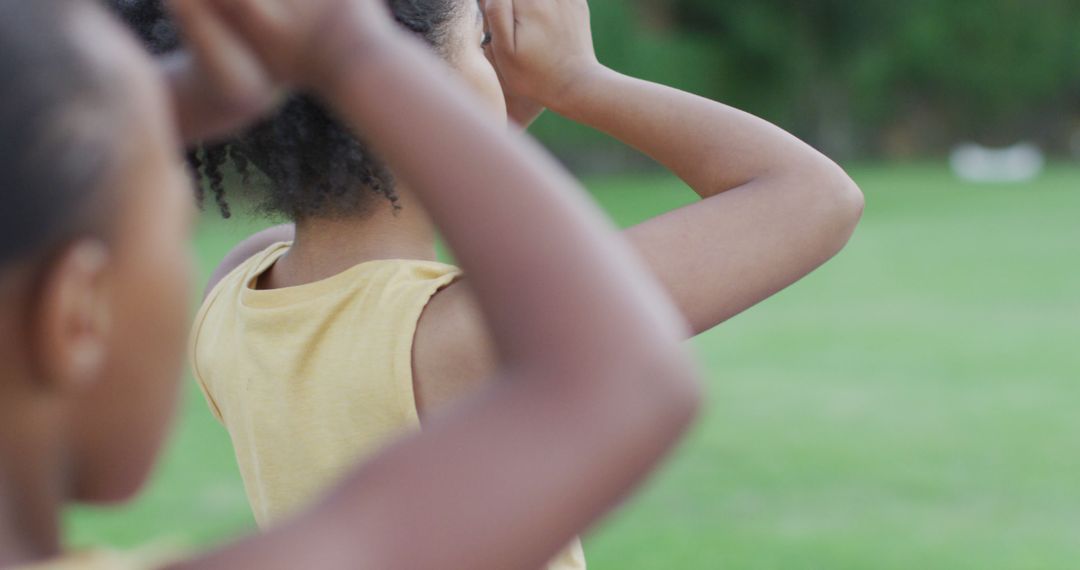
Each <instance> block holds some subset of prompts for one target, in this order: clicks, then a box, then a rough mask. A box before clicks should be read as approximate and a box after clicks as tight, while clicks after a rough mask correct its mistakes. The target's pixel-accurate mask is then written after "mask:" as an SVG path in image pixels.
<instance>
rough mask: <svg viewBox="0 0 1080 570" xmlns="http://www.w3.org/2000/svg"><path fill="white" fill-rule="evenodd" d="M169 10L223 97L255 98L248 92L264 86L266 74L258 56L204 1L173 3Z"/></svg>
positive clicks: (176, 0)
mask: <svg viewBox="0 0 1080 570" xmlns="http://www.w3.org/2000/svg"><path fill="white" fill-rule="evenodd" d="M169 7H170V9H171V10H172V14H173V17H174V18H175V19H176V21H177V23H179V24H180V30H181V33H182V34H183V36H184V39H185V42H186V45H187V48H188V50H189V51H190V52H191V53H192V55H194V56H195V59H196V61H198V62H199V66H200V67H201V68H202V69H203V72H204V73H206V74H207V76H208V77H209V78H210V79H211V80H212V81H213V82H214V84H215V85H217V86H219V87H220V88H222V89H224V90H225V91H226V92H224V93H222V95H224V96H226V97H230V96H232V97H247V96H250V95H252V94H251V93H249V92H248V91H249V90H251V89H259V88H261V87H263V86H264V84H265V83H266V81H267V80H266V72H265V70H264V69H263V67H262V65H261V64H260V63H259V61H258V60H257V59H256V57H255V54H254V53H253V52H252V51H251V50H250V48H249V47H248V46H247V44H245V43H244V42H243V41H242V40H241V39H240V38H238V37H237V36H236V34H235V32H233V31H232V30H231V29H230V28H229V27H228V26H227V25H226V23H225V22H224V21H222V19H221V16H220V15H219V14H217V13H216V12H215V11H214V10H213V9H212V8H211V7H210V6H208V5H207V3H206V1H205V0H172V1H171V2H170V6H169ZM230 89H231V90H234V91H238V92H237V93H231V92H228V91H229V90H230Z"/></svg>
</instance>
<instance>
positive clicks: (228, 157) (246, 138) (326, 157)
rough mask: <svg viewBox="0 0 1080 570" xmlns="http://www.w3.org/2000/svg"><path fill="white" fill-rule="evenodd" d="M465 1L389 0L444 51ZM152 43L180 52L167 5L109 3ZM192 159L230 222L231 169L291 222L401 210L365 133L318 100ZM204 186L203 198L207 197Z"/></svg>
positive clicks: (303, 99) (262, 204) (292, 106)
mask: <svg viewBox="0 0 1080 570" xmlns="http://www.w3.org/2000/svg"><path fill="white" fill-rule="evenodd" d="M462 1H463V0H387V3H388V5H389V7H390V9H391V11H392V13H393V15H394V17H395V18H396V19H397V21H398V23H400V24H401V25H402V26H404V27H405V28H406V29H408V30H410V31H412V32H413V33H415V34H417V35H419V36H421V37H422V38H424V39H425V40H426V41H427V42H428V43H429V44H430V45H431V46H432V47H433V48H435V49H436V50H439V51H441V52H443V54H444V55H445V51H444V50H445V49H446V48H447V44H448V41H449V32H448V29H449V24H450V23H451V22H452V21H453V20H454V18H455V17H456V16H457V15H458V8H459V6H460V5H461V4H460V3H461V2H462ZM109 3H110V5H112V7H113V8H114V9H115V10H116V11H117V13H118V14H119V15H120V16H121V17H122V18H123V20H124V21H126V22H127V23H128V24H129V25H130V26H131V27H132V28H134V30H135V31H136V33H137V34H138V35H139V37H141V38H142V40H143V41H144V42H145V43H146V45H147V46H148V48H149V49H150V51H151V52H152V53H154V54H158V55H162V54H166V53H169V52H171V51H173V50H176V49H178V48H179V47H180V42H181V40H180V35H179V33H178V31H177V29H176V27H175V26H174V25H173V23H172V21H171V20H170V18H169V15H168V13H167V11H166V9H165V8H164V6H163V2H162V0H109ZM191 160H192V163H193V165H194V166H195V168H196V169H197V170H198V171H199V172H201V175H202V176H201V178H202V179H203V181H204V182H206V185H207V186H208V187H209V188H210V191H211V192H212V193H213V195H214V198H215V200H216V201H217V204H218V206H219V209H220V210H221V212H222V214H223V215H224V216H225V217H228V216H229V205H228V202H227V200H226V199H225V172H224V168H225V167H226V165H229V164H231V165H232V167H233V168H234V169H235V170H236V171H237V172H238V173H239V174H240V176H241V178H242V180H243V181H244V185H245V186H246V187H248V188H250V189H251V190H253V193H254V196H255V197H256V204H257V207H258V209H259V210H261V211H263V212H265V213H268V214H272V215H284V216H285V217H287V218H289V219H291V220H301V219H305V218H326V217H343V216H352V215H356V214H362V213H365V212H366V211H368V210H369V209H370V207H371V204H372V200H373V199H375V198H378V197H380V196H381V197H382V198H383V199H386V200H389V201H390V202H391V203H392V204H393V205H394V207H395V208H398V207H399V205H398V198H397V194H396V193H395V188H394V179H393V176H392V175H391V173H390V171H389V169H388V168H387V167H386V165H385V164H384V162H383V161H382V160H380V159H379V158H378V157H377V156H376V155H375V154H374V153H372V152H371V150H370V149H369V147H368V145H367V144H365V143H364V142H363V139H362V136H360V135H359V134H358V133H355V132H353V131H352V130H350V129H349V128H347V127H346V126H344V125H343V124H342V122H341V121H340V120H338V118H337V117H336V116H335V115H334V114H333V113H332V112H331V111H329V110H328V109H327V108H326V107H325V106H323V105H322V104H321V103H320V102H319V101H317V100H315V99H314V98H312V97H310V96H306V95H302V94H301V95H295V96H293V97H291V98H290V99H289V100H288V101H286V102H285V104H284V105H283V106H282V107H281V109H280V110H279V111H278V112H277V113H276V114H275V115H274V116H273V117H270V118H269V119H267V120H264V121H262V122H261V123H259V124H257V125H255V126H254V127H253V128H251V129H249V130H248V131H247V132H245V133H243V134H242V135H240V136H239V137H237V138H235V139H233V140H231V141H227V142H225V143H223V144H219V145H213V146H204V147H202V148H200V149H197V150H196V151H195V153H194V154H193V155H191ZM203 192H204V191H203V190H202V189H199V193H200V195H199V198H200V200H202V193H203Z"/></svg>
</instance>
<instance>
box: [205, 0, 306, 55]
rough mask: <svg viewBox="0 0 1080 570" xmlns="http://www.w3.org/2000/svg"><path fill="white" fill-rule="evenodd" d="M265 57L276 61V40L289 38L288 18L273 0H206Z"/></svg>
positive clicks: (279, 5) (280, 6)
mask: <svg viewBox="0 0 1080 570" xmlns="http://www.w3.org/2000/svg"><path fill="white" fill-rule="evenodd" d="M205 1H209V2H210V3H212V4H213V6H214V7H215V8H216V9H217V11H218V13H220V14H221V15H222V17H223V18H225V20H226V21H227V22H228V24H229V26H231V27H232V28H233V29H235V30H236V31H237V32H238V33H239V34H240V35H241V36H243V38H244V39H245V40H246V41H247V42H249V45H251V47H252V48H253V49H254V50H255V51H256V52H258V53H259V55H260V57H262V58H263V59H264V60H269V61H274V60H275V59H274V51H275V50H274V46H275V39H278V38H282V37H287V35H288V17H287V14H286V11H285V10H284V8H283V7H282V5H281V4H280V3H278V2H275V1H273V0H205Z"/></svg>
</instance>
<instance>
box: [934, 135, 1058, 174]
mask: <svg viewBox="0 0 1080 570" xmlns="http://www.w3.org/2000/svg"><path fill="white" fill-rule="evenodd" d="M949 163H950V164H951V165H952V170H953V172H954V173H955V174H956V176H958V177H959V178H961V179H962V180H966V181H968V182H984V183H987V182H998V183H1005V182H1028V181H1031V180H1034V179H1035V178H1038V176H1039V175H1040V174H1042V171H1043V169H1044V168H1045V167H1046V156H1045V155H1044V154H1043V152H1042V150H1040V149H1039V147H1037V146H1035V145H1034V144H1031V143H1020V144H1017V145H1013V146H1010V147H1008V148H987V147H984V146H981V145H977V144H972V143H968V144H962V145H960V146H957V147H956V148H955V149H953V151H952V156H951V157H950V159H949Z"/></svg>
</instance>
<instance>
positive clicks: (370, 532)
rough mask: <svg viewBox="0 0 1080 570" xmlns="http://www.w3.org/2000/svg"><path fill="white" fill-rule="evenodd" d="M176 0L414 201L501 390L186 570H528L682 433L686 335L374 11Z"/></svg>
mask: <svg viewBox="0 0 1080 570" xmlns="http://www.w3.org/2000/svg"><path fill="white" fill-rule="evenodd" d="M184 1H185V2H187V3H190V4H191V5H192V6H193V7H197V8H199V9H203V10H207V11H208V12H213V13H216V14H219V15H221V17H222V18H224V19H227V20H228V21H229V22H230V25H231V26H232V27H234V29H235V30H237V32H238V33H240V34H242V35H243V37H244V38H245V40H246V41H247V42H249V43H250V44H251V45H252V46H253V47H254V48H255V50H256V51H257V52H258V53H259V55H260V57H261V59H262V60H263V61H265V62H267V64H268V65H269V66H270V67H271V69H272V70H273V72H274V76H275V77H277V78H280V79H282V80H284V81H287V82H291V83H294V84H297V85H299V86H301V87H307V88H310V89H312V90H314V91H316V92H317V93H319V94H321V95H322V96H323V97H324V98H326V99H327V100H328V101H329V102H330V103H331V104H332V105H333V106H334V107H335V108H336V109H337V110H338V112H339V113H341V114H342V115H343V117H344V118H345V119H347V120H348V121H349V122H350V123H352V124H353V125H355V126H356V127H357V128H358V129H359V130H362V131H363V132H364V133H366V134H367V135H368V136H369V137H370V139H371V140H372V141H374V143H375V146H376V148H377V150H378V152H379V153H380V155H381V156H383V157H385V158H386V159H387V160H388V162H389V163H390V164H391V165H392V167H393V168H394V170H395V172H396V173H397V174H398V175H399V176H400V177H402V178H403V179H405V180H406V181H407V182H408V183H409V184H410V187H412V188H414V190H415V191H416V193H417V194H418V195H419V196H420V198H421V200H422V201H423V203H424V206H425V208H426V210H427V211H428V212H429V213H430V214H431V216H432V217H433V218H434V219H435V221H436V222H437V224H438V225H439V227H440V229H441V230H442V231H443V233H444V235H445V237H446V239H447V241H448V242H449V244H450V245H451V247H452V248H453V250H454V251H455V253H456V255H457V257H458V259H459V261H460V262H461V264H462V266H463V267H464V268H465V270H466V271H467V272H468V274H469V275H470V280H471V285H472V287H473V289H474V291H475V292H476V296H477V298H478V299H479V305H480V308H481V311H482V313H483V315H484V317H485V320H486V322H487V324H488V325H489V327H490V329H491V331H492V337H493V338H495V339H497V341H496V343H495V347H496V352H497V354H498V363H499V364H498V366H497V371H496V375H497V376H498V378H499V379H500V380H503V381H501V382H496V383H493V387H492V388H491V389H489V390H488V391H486V392H484V393H483V394H481V395H480V396H479V398H477V399H476V400H474V401H472V402H471V403H470V404H467V405H465V406H464V407H462V408H461V409H459V410H457V411H456V413H453V414H450V415H448V416H446V417H443V418H440V419H438V420H435V421H432V422H430V423H428V424H427V425H426V426H425V431H424V433H423V434H422V435H420V436H417V437H413V438H409V439H407V440H405V441H402V442H401V443H399V444H398V445H396V446H394V447H392V448H391V449H390V450H388V451H387V452H385V453H383V454H381V455H380V456H379V457H378V458H377V459H375V460H373V461H372V462H371V463H370V464H368V465H366V466H364V467H362V468H360V469H358V471H357V472H356V473H354V474H353V475H352V476H350V477H349V478H348V480H347V481H346V482H345V484H344V485H343V486H341V487H340V488H339V489H338V490H337V491H335V492H334V493H333V494H332V495H331V496H330V498H329V499H328V500H327V501H326V502H325V503H323V504H322V505H321V506H319V507H317V508H316V509H314V510H312V511H311V512H310V513H308V514H307V515H305V516H302V517H300V518H298V519H297V520H295V521H294V522H292V523H291V524H288V525H286V526H284V527H282V528H279V529H276V530H273V531H271V532H270V533H268V534H266V535H263V536H260V537H255V538H251V539H249V540H247V541H245V542H242V543H240V544H237V545H234V546H231V547H227V548H225V549H223V550H221V551H220V552H218V553H217V554H214V555H211V556H209V557H207V558H204V559H202V560H199V561H195V562H192V563H191V566H192V567H198V568H241V567H257V568H298V567H305V566H317V567H319V568H329V569H333V568H394V569H397V568H408V569H421V570H422V569H441V570H458V569H460V570H486V569H490V570H496V569H498V570H505V569H507V568H538V567H541V566H542V565H543V564H544V563H545V562H546V561H547V560H549V559H550V558H551V557H552V556H553V555H554V554H555V553H556V552H557V551H558V550H559V549H560V548H561V547H563V546H564V545H565V544H566V543H567V542H568V541H570V539H571V538H572V537H573V536H575V535H576V534H578V533H580V532H581V531H583V530H585V529H586V528H587V527H588V526H590V525H591V524H592V523H594V522H595V521H596V520H597V519H598V518H599V517H600V516H601V515H603V514H604V513H605V512H606V511H608V510H609V509H611V508H612V507H613V506H615V505H616V504H617V503H618V502H619V501H620V500H621V499H622V498H624V497H625V496H626V494H627V493H628V492H629V491H630V490H632V489H633V488H634V487H635V486H636V485H637V484H638V483H640V481H641V480H642V478H643V477H644V476H645V475H646V474H647V473H648V472H649V471H650V470H651V469H652V468H653V467H654V466H655V465H656V464H657V462H658V461H659V460H660V459H661V458H662V457H663V456H664V454H665V453H666V452H667V451H668V450H669V449H670V448H671V446H672V445H673V444H674V443H675V441H676V440H677V439H678V436H679V435H680V434H681V433H682V432H683V430H684V429H685V428H686V426H687V425H688V424H689V422H690V420H691V418H692V417H693V415H694V413H695V411H696V408H697V403H698V389H699V388H698V384H697V381H696V377H695V374H694V372H693V370H692V367H691V365H690V364H689V361H688V359H687V357H686V355H685V354H684V352H683V349H682V348H681V345H680V342H679V341H680V339H681V338H682V337H684V336H685V335H686V332H687V331H686V329H685V324H684V323H683V322H682V320H681V319H680V318H679V317H678V315H677V313H676V312H675V310H674V309H673V307H672V306H671V304H670V302H668V301H667V300H666V297H665V296H664V295H663V293H662V292H661V289H660V288H659V286H658V285H657V284H656V283H655V282H654V280H653V279H651V278H650V277H649V276H648V275H647V274H646V273H645V272H644V271H643V270H642V268H641V267H640V264H639V262H638V261H637V260H636V259H635V257H634V255H633V253H632V252H631V251H629V249H628V248H627V247H626V246H625V245H624V243H623V241H622V240H621V239H619V238H618V237H617V234H616V233H615V232H614V229H613V228H612V227H611V226H610V224H609V223H608V222H607V221H605V220H604V219H603V217H602V216H601V214H600V213H599V212H598V211H597V210H596V208H595V207H594V206H592V205H591V203H590V202H589V201H588V200H587V199H586V198H585V197H584V196H583V194H582V192H581V189H580V187H579V186H578V185H577V184H576V183H575V182H573V181H572V180H571V179H570V178H569V177H568V176H567V175H566V174H564V173H563V172H562V171H561V170H560V169H559V168H558V167H557V166H556V165H555V164H554V162H553V161H552V160H550V159H549V158H548V157H546V156H545V155H544V154H543V153H542V152H541V151H540V150H539V149H538V148H537V147H535V146H534V145H532V144H531V143H530V142H528V141H527V140H526V139H525V138H524V137H522V136H520V135H511V134H509V133H507V132H505V129H503V128H501V127H499V126H498V125H494V124H491V123H490V120H489V119H488V118H487V117H486V115H485V113H484V112H483V111H481V110H479V109H477V108H476V106H475V105H474V104H473V103H472V102H471V100H470V98H469V97H468V96H467V95H466V94H465V93H464V90H463V88H462V87H460V86H458V85H454V84H449V83H447V81H448V80H447V79H445V77H446V74H445V72H443V71H442V70H441V69H440V68H439V67H438V66H439V65H440V64H439V63H438V62H437V61H436V60H434V58H433V56H432V55H430V54H429V53H427V50H426V48H424V47H423V46H421V45H419V44H417V43H416V41H415V40H413V39H412V38H410V37H407V36H405V35H404V33H403V32H400V31H398V30H397V28H396V27H394V26H393V25H392V24H391V23H390V19H389V18H388V16H387V15H386V14H385V13H384V8H383V6H382V2H380V1H377V0H362V1H344V0H277V1H274V0H262V1H260V0H184ZM214 10H216V12H214ZM478 164H485V165H489V167H487V168H477V167H476V165H478ZM511 187H512V188H514V191H513V192H508V191H506V189H507V188H511ZM556 276H557V278H556Z"/></svg>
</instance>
